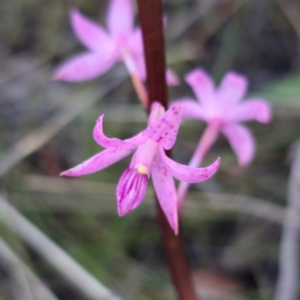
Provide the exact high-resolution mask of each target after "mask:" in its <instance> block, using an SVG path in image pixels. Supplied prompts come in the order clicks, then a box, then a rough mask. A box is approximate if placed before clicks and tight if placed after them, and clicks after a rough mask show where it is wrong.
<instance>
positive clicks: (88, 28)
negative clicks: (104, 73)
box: [70, 9, 114, 53]
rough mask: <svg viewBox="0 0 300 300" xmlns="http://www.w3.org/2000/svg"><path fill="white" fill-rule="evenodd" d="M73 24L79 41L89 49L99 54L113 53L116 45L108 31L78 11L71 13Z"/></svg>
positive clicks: (73, 10)
mask: <svg viewBox="0 0 300 300" xmlns="http://www.w3.org/2000/svg"><path fill="white" fill-rule="evenodd" d="M70 18H71V24H72V26H73V30H74V32H75V33H76V35H77V37H78V39H79V40H80V41H81V42H82V44H83V45H85V46H86V47H87V48H88V49H90V50H92V51H96V52H98V53H111V52H112V50H113V47H114V43H113V41H112V39H111V38H110V37H109V35H108V34H107V33H106V31H105V30H104V29H103V28H102V27H101V26H100V25H97V24H96V23H94V22H93V21H91V20H89V19H88V18H87V17H85V16H84V15H82V14H81V13H80V12H79V11H78V10H77V9H72V10H71V13H70Z"/></svg>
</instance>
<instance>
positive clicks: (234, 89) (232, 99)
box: [216, 72, 248, 107]
mask: <svg viewBox="0 0 300 300" xmlns="http://www.w3.org/2000/svg"><path fill="white" fill-rule="evenodd" d="M247 88H248V81H247V79H246V78H245V77H244V76H241V75H239V74H236V73H234V72H229V73H227V74H226V75H225V76H224V78H223V79H222V82H221V84H220V87H219V88H218V89H217V91H216V95H217V98H218V101H219V103H220V105H224V106H225V107H226V106H230V105H231V106H232V105H233V104H236V103H238V102H239V101H240V100H242V98H243V97H244V95H245V94H246V91H247Z"/></svg>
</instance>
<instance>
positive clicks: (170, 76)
mask: <svg viewBox="0 0 300 300" xmlns="http://www.w3.org/2000/svg"><path fill="white" fill-rule="evenodd" d="M166 80H167V84H168V85H170V86H175V85H179V83H180V80H179V78H178V76H177V75H176V74H175V72H174V71H173V70H171V69H170V68H168V69H167V71H166Z"/></svg>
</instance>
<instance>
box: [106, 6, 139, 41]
mask: <svg viewBox="0 0 300 300" xmlns="http://www.w3.org/2000/svg"><path fill="white" fill-rule="evenodd" d="M133 18H134V16H133V8H132V4H131V1H130V0H110V5H109V9H108V19H107V26H108V28H109V30H110V32H111V33H112V35H113V36H115V37H117V36H120V35H122V34H126V35H129V34H131V33H132V30H133Z"/></svg>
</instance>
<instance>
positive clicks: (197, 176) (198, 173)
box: [160, 149, 221, 183]
mask: <svg viewBox="0 0 300 300" xmlns="http://www.w3.org/2000/svg"><path fill="white" fill-rule="evenodd" d="M160 155H161V158H162V160H163V162H164V164H165V165H166V166H167V167H168V170H169V172H170V173H171V174H172V175H173V176H174V177H175V178H176V179H178V180H181V181H186V182H190V183H196V182H202V181H205V180H207V179H209V178H210V177H212V176H213V175H214V174H215V173H216V172H217V170H218V168H219V166H220V161H221V160H220V157H219V158H218V159H217V160H216V161H215V162H214V163H212V164H211V165H209V166H207V167H205V168H194V167H190V166H187V165H182V164H179V163H177V162H175V161H174V160H172V159H170V158H169V157H167V156H166V154H165V152H164V150H163V149H160Z"/></svg>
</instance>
